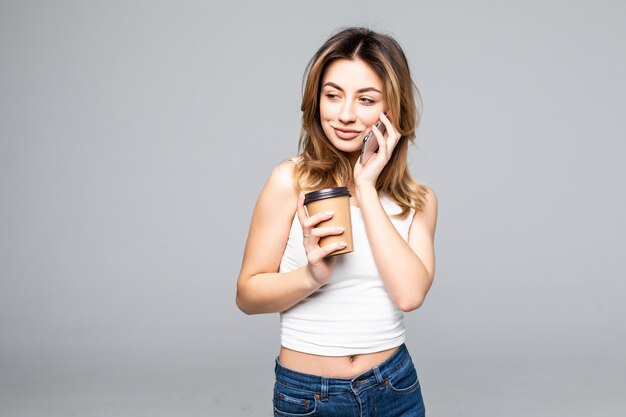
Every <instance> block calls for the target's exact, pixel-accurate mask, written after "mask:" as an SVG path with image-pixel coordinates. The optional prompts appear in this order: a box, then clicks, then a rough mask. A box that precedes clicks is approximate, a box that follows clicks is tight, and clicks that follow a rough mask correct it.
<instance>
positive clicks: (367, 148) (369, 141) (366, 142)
mask: <svg viewBox="0 0 626 417" xmlns="http://www.w3.org/2000/svg"><path fill="white" fill-rule="evenodd" d="M376 127H377V128H378V130H380V133H382V134H384V133H385V124H384V123H383V122H382V121H380V120H379V121H378V123H376ZM376 151H378V139H376V134H375V133H374V130H371V131H370V132H369V133H368V134H367V135H365V137H364V138H363V146H361V165H365V163H366V162H367V160H368V159H370V158H371V157H372V155H373V154H374V152H376Z"/></svg>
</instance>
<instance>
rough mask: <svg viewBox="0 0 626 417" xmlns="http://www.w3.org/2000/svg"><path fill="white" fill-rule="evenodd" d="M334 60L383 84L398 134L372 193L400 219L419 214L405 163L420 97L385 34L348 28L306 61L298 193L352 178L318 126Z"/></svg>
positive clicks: (421, 199)
mask: <svg viewBox="0 0 626 417" xmlns="http://www.w3.org/2000/svg"><path fill="white" fill-rule="evenodd" d="M338 59H348V60H356V59H360V60H362V61H363V62H365V63H367V64H368V65H369V66H370V67H371V68H372V69H373V70H374V72H376V74H377V75H378V76H379V77H380V79H381V80H382V81H383V85H384V91H383V94H384V95H385V100H386V103H387V107H388V112H389V113H390V115H391V117H390V118H391V121H392V123H393V124H394V126H396V128H397V129H398V132H399V133H400V134H401V137H400V140H399V141H398V144H397V145H396V147H395V149H394V151H393V154H392V156H391V159H390V160H389V162H387V165H386V166H385V168H384V169H383V171H382V172H381V174H380V175H379V177H378V180H377V181H376V190H377V191H378V192H379V194H380V193H383V194H387V195H388V196H389V197H390V198H391V199H392V200H394V201H395V202H396V203H397V204H398V205H399V206H400V208H401V210H402V211H401V212H400V213H399V214H397V215H396V216H397V217H399V218H404V217H406V216H407V215H408V214H409V212H410V210H411V208H413V209H414V210H415V211H422V210H423V208H424V205H425V202H426V201H425V195H426V193H427V189H426V187H425V186H424V185H422V184H420V183H418V182H417V181H415V180H414V179H413V177H412V176H411V174H410V172H409V168H408V164H407V154H408V144H409V141H410V142H414V139H415V129H416V127H417V125H418V123H419V118H420V113H421V104H422V101H421V96H420V94H419V91H418V90H417V87H416V86H415V84H414V83H413V80H412V79H411V73H410V70H409V65H408V62H407V59H406V56H405V55H404V52H403V51H402V48H401V47H400V45H399V44H398V43H397V42H396V41H395V40H394V39H393V38H392V37H391V36H388V35H384V34H380V33H377V32H374V31H372V30H370V29H367V28H360V27H351V28H346V29H343V30H341V31H340V32H338V33H336V34H334V35H333V36H331V37H330V38H329V39H328V40H327V41H326V43H324V45H322V47H321V48H320V49H319V50H318V51H317V52H316V53H315V55H314V56H313V58H311V61H309V63H308V65H307V68H306V71H305V73H304V79H303V94H302V105H301V107H300V108H301V110H302V130H301V133H300V140H299V143H298V155H299V158H298V159H297V161H296V166H295V177H296V181H297V183H298V187H299V188H300V189H301V190H315V189H321V188H329V187H335V186H345V185H347V184H350V183H351V182H352V180H353V178H352V177H353V171H352V166H351V165H350V161H349V160H348V158H347V156H346V155H345V154H344V153H342V152H341V151H339V150H337V149H336V148H335V147H334V146H333V145H332V144H331V143H330V141H329V140H328V138H327V137H326V135H325V134H324V131H323V130H322V125H321V122H320V110H319V99H320V93H321V82H322V78H323V76H324V71H325V70H326V68H327V67H328V65H329V64H330V63H331V62H333V61H336V60H338Z"/></svg>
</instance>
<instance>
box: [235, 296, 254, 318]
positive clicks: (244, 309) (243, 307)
mask: <svg viewBox="0 0 626 417" xmlns="http://www.w3.org/2000/svg"><path fill="white" fill-rule="evenodd" d="M235 304H237V307H238V308H239V310H241V312H242V313H244V314H247V315H248V316H250V315H252V314H253V313H252V310H250V309H249V308H248V307H247V306H246V304H245V303H244V302H243V301H242V299H241V297H240V295H239V292H237V295H236V296H235Z"/></svg>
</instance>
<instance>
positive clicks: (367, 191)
mask: <svg viewBox="0 0 626 417" xmlns="http://www.w3.org/2000/svg"><path fill="white" fill-rule="evenodd" d="M354 191H355V192H356V196H357V198H358V199H359V200H361V197H367V196H369V195H375V196H377V197H378V191H377V190H376V186H375V185H374V184H354Z"/></svg>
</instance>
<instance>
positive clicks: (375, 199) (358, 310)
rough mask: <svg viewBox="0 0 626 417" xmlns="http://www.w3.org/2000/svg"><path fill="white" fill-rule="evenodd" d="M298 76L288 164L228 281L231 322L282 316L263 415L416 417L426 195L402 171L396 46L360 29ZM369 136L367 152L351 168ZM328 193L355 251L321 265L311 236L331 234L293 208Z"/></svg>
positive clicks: (404, 131) (405, 84)
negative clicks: (338, 199)
mask: <svg viewBox="0 0 626 417" xmlns="http://www.w3.org/2000/svg"><path fill="white" fill-rule="evenodd" d="M305 79H306V81H305V84H304V93H303V99H302V106H301V108H302V112H303V117H302V133H301V137H300V143H299V145H300V153H299V155H298V156H297V158H293V159H290V160H287V161H284V162H282V163H281V164H279V165H278V166H277V167H276V168H275V169H274V170H273V172H272V174H271V175H270V178H269V180H268V181H267V183H266V184H265V187H264V188H263V190H262V191H261V194H260V196H259V198H258V201H257V204H256V207H255V209H254V213H253V216H252V222H251V225H250V233H249V236H248V242H247V245H246V249H245V254H244V258H243V263H242V268H241V273H240V275H239V279H238V282H237V305H238V306H239V308H240V309H241V310H242V311H243V312H245V313H247V314H258V313H275V312H279V313H280V316H281V348H280V354H279V356H278V358H276V364H275V372H276V384H275V386H274V415H275V416H291V417H293V416H313V415H315V416H365V415H367V416H370V415H376V416H379V417H388V416H389V417H390V416H393V417H399V416H423V415H425V411H424V403H423V400H422V395H421V389H420V384H419V381H418V377H417V373H416V371H415V368H414V366H413V362H412V360H411V357H410V356H409V353H408V351H407V348H406V346H405V345H404V340H405V329H404V326H403V323H402V318H403V313H404V312H408V311H411V310H415V309H417V308H418V307H420V306H421V305H422V303H423V302H424V298H425V297H426V293H427V292H428V290H429V288H430V286H431V283H432V280H433V274H434V270H435V260H434V249H433V247H434V233H435V224H436V221H437V198H436V196H435V193H434V192H433V190H432V189H430V188H428V187H426V186H424V185H422V184H419V183H418V182H416V181H415V180H414V179H413V178H412V177H411V175H410V173H409V170H408V167H407V149H408V144H409V141H413V139H414V137H415V128H416V125H417V123H418V121H419V115H418V108H417V103H416V99H419V93H418V92H417V89H416V88H415V86H414V84H413V81H412V80H411V76H410V72H409V66H408V63H407V60H406V57H405V55H404V53H403V51H402V49H401V48H400V46H399V45H398V43H397V42H396V41H395V40H394V39H393V38H391V37H389V36H387V35H384V34H380V33H376V32H373V31H371V30H368V29H364V28H348V29H345V30H342V31H340V32H338V33H336V34H335V35H333V36H332V37H331V38H330V39H328V40H327V41H326V43H325V44H324V45H323V46H322V47H321V48H320V49H319V50H318V51H317V53H316V54H315V55H314V56H313V58H312V59H311V61H310V62H309V65H308V67H307V72H306V78H305ZM379 121H380V122H382V123H383V124H384V126H385V130H386V131H385V132H384V134H383V133H381V130H379V129H378V128H376V127H375V124H376V123H378V122H379ZM370 131H373V133H374V135H375V140H377V141H378V145H379V149H378V151H377V152H376V153H375V154H374V155H373V156H372V157H371V158H369V159H368V160H367V161H366V162H365V163H364V164H363V165H362V164H361V162H360V160H359V156H360V152H361V147H362V142H363V138H364V137H365V135H366V134H368V133H369V132H370ZM335 186H346V187H348V189H349V190H350V194H351V197H350V205H351V207H350V210H351V217H352V230H353V237H354V251H353V252H352V253H347V254H341V255H336V256H329V255H331V254H332V252H334V251H337V250H338V249H342V248H344V247H345V242H340V243H336V244H331V245H327V246H323V247H320V245H319V240H320V238H321V237H324V236H330V235H341V234H342V233H343V230H342V229H337V228H331V227H320V226H318V225H319V224H320V223H321V222H323V221H325V220H328V219H329V218H331V217H332V216H333V213H332V212H328V213H318V214H315V215H311V216H310V217H309V216H308V215H307V212H306V210H305V208H304V205H303V202H304V195H305V193H307V192H311V191H315V190H320V189H325V188H330V187H335Z"/></svg>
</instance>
